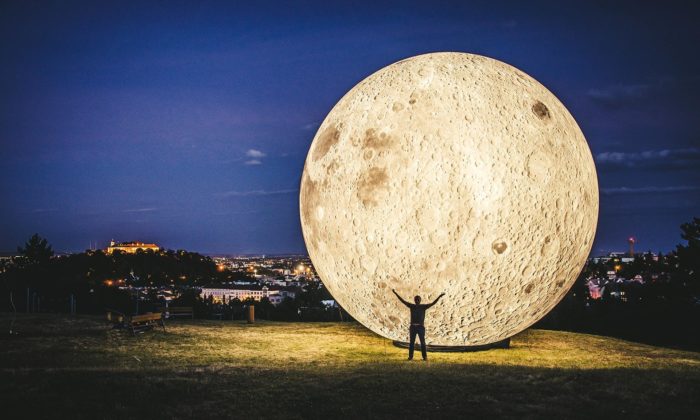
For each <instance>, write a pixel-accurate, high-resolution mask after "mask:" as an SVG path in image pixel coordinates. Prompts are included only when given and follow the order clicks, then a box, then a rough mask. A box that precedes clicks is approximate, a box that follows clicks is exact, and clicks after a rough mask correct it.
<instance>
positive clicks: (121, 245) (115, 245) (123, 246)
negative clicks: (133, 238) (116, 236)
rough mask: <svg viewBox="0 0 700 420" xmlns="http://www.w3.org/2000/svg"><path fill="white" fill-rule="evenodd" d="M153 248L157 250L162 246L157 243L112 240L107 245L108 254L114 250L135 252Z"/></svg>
mask: <svg viewBox="0 0 700 420" xmlns="http://www.w3.org/2000/svg"><path fill="white" fill-rule="evenodd" d="M139 249H140V250H143V251H146V250H151V251H153V252H156V251H158V250H160V247H159V246H158V245H156V244H145V243H143V242H114V241H110V243H109V246H108V247H107V254H111V253H113V252H114V251H121V252H124V253H126V254H135V253H136V251H138V250H139Z"/></svg>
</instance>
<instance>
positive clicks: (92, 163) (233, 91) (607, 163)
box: [0, 1, 700, 255]
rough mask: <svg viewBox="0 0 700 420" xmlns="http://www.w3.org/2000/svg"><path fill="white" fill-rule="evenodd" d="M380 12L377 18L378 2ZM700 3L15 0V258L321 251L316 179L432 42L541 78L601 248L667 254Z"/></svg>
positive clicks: (4, 182)
mask: <svg viewBox="0 0 700 420" xmlns="http://www.w3.org/2000/svg"><path fill="white" fill-rule="evenodd" d="M370 7H371V13H370V12H369V10H368V9H369V8H370ZM699 17H700V13H698V6H696V5H694V4H693V3H691V2H681V1H670V2H665V3H664V4H663V5H657V6H654V5H651V4H647V3H642V2H633V1H622V2H615V3H614V4H613V5H609V6H603V5H599V4H590V3H588V2H582V3H580V4H577V5H576V6H575V7H572V6H571V4H563V3H561V2H554V1H532V2H527V3H520V2H502V3H501V4H500V5H499V4H497V3H494V2H469V4H466V3H465V4H463V2H431V3H430V4H427V3H426V4H424V3H421V2H415V3H412V2H409V3H406V2H402V3H388V2H382V1H377V2H372V3H371V6H363V5H361V4H357V3H352V4H336V3H333V4H326V3H324V2H306V3H303V4H286V3H276V2H255V3H254V4H252V3H251V4H243V5H234V4H230V3H227V2H201V3H197V4H177V5H174V4H168V5H157V4H154V3H140V2H119V3H116V2H115V3H110V2H99V3H95V2H80V1H76V2H68V4H66V3H51V2H47V3H30V2H21V1H7V2H3V3H2V4H1V5H0V33H1V34H2V36H3V39H5V40H6V42H4V43H2V44H1V45H0V54H1V56H2V59H3V60H2V61H3V66H1V67H0V75H1V76H2V77H0V89H2V92H3V95H2V98H0V197H1V200H2V204H0V251H2V252H7V251H14V250H15V249H16V247H17V246H18V245H21V244H23V243H24V242H25V241H26V240H27V239H28V238H29V236H31V235H32V234H33V233H35V232H36V233H39V234H40V235H42V236H43V237H45V238H47V239H48V240H49V242H50V243H51V244H52V245H53V247H54V249H55V250H56V251H59V252H61V251H81V250H84V249H87V248H89V246H90V243H91V242H92V243H95V242H96V243H97V245H98V246H99V247H100V248H103V249H104V248H106V246H107V244H108V243H109V241H110V240H112V239H114V240H116V241H120V242H121V241H142V242H149V243H150V242H152V243H157V244H159V245H160V246H162V247H164V248H169V249H187V250H191V251H196V252H201V253H206V254H239V255H240V254H304V253H306V249H305V246H304V242H303V238H302V235H301V229H300V223H299V206H298V186H299V179H300V176H301V172H302V168H303V164H304V159H305V157H306V152H307V150H308V147H309V145H310V144H311V141H312V139H313V136H314V134H315V131H316V129H317V127H318V126H319V124H320V123H321V121H322V120H323V118H325V116H326V114H327V113H328V112H329V111H330V109H331V107H332V106H333V105H334V104H335V103H336V102H337V101H338V100H339V99H340V97H342V95H344V94H345V93H346V92H347V91H348V89H350V88H351V87H352V86H354V85H355V84H356V83H357V82H359V81H360V80H362V79H364V78H365V77H367V76H369V75H370V74H371V73H373V72H375V71H376V70H379V69H380V68H382V67H384V66H386V65H388V64H391V63H393V62H396V61H398V60H400V59H403V58H406V57H409V56H413V55H416V54H422V53H427V52H434V51H462V52H471V53H477V54H482V55H486V56H489V57H493V58H496V59H498V60H501V61H504V62H506V63H509V64H512V65H514V66H516V67H518V68H520V69H522V70H523V71H525V72H527V73H528V74H530V75H531V76H533V77H534V78H536V79H537V80H539V81H540V82H542V83H543V84H544V85H545V86H547V87H548V88H549V89H550V90H551V91H552V92H554V93H555V94H556V95H557V96H558V97H559V98H560V99H561V100H562V102H563V103H564V104H565V106H566V107H567V108H568V109H569V111H570V112H571V113H572V115H573V116H574V117H575V118H576V120H577V122H578V123H579V125H580V126H581V129H582V131H583V132H584V134H585V136H586V138H587V140H588V142H589V145H590V147H591V151H592V153H593V156H594V159H595V161H596V166H597V171H598V178H599V187H600V217H599V225H598V230H597V234H596V241H595V243H594V246H593V250H592V255H601V254H605V253H607V252H610V251H625V250H626V249H627V238H628V237H630V236H633V237H635V238H636V244H635V249H636V250H637V251H638V252H645V251H647V250H651V251H653V252H657V251H662V252H668V251H670V250H672V249H674V247H675V245H676V244H678V243H680V242H681V241H682V240H681V238H680V229H679V226H680V224H681V223H684V222H687V221H690V220H691V219H692V217H693V216H700V214H699V213H700V212H699V211H698V210H699V209H700V128H699V127H698V124H697V122H698V121H700V108H698V107H697V106H696V104H695V101H696V98H697V97H698V96H699V94H700V76H699V75H700V57H699V56H698V55H697V54H696V50H697V45H698V44H699V43H700V28H699V26H698V25H697V23H696V22H697V20H698V18H699Z"/></svg>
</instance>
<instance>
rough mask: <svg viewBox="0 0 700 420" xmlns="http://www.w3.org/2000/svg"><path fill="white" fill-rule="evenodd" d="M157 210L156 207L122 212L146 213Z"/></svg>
mask: <svg viewBox="0 0 700 420" xmlns="http://www.w3.org/2000/svg"><path fill="white" fill-rule="evenodd" d="M156 210H158V207H141V208H138V209H126V210H122V211H123V212H124V213H148V212H152V211H156Z"/></svg>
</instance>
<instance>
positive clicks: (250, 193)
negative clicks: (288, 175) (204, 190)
mask: <svg viewBox="0 0 700 420" xmlns="http://www.w3.org/2000/svg"><path fill="white" fill-rule="evenodd" d="M297 191H299V190H297V189H288V190H252V191H225V192H222V193H219V194H217V195H219V196H221V197H248V196H261V195H280V194H291V193H294V192H297Z"/></svg>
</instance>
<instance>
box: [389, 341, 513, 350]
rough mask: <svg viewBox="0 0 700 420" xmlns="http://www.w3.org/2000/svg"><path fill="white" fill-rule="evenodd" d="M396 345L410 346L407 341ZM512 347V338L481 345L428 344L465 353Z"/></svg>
mask: <svg viewBox="0 0 700 420" xmlns="http://www.w3.org/2000/svg"><path fill="white" fill-rule="evenodd" d="M394 346H396V347H400V348H402V349H407V348H408V343H407V342H405V341H394ZM508 348H510V338H506V339H505V340H501V341H497V342H495V343H491V344H483V345H480V346H436V345H430V344H428V345H427V346H426V350H427V351H429V352H436V353H464V352H469V351H482V350H490V349H508ZM416 351H420V344H416Z"/></svg>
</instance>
